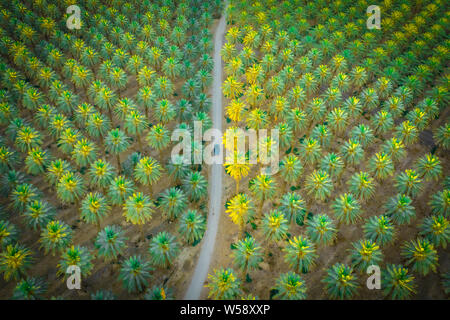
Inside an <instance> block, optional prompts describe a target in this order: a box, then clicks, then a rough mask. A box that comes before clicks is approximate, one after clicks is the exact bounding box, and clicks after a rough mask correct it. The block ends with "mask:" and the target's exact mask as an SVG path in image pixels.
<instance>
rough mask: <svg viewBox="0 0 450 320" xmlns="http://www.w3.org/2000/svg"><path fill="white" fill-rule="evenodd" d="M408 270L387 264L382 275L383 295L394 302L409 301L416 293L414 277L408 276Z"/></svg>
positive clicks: (400, 266)
mask: <svg viewBox="0 0 450 320" xmlns="http://www.w3.org/2000/svg"><path fill="white" fill-rule="evenodd" d="M408 272H409V270H408V269H407V268H405V267H403V266H402V265H395V264H388V265H387V266H386V271H385V272H383V273H382V286H383V288H384V290H383V294H384V296H385V297H389V296H390V297H391V298H392V299H395V300H397V299H398V300H405V299H410V297H411V294H414V293H416V284H415V283H414V279H415V278H414V276H413V275H412V274H408Z"/></svg>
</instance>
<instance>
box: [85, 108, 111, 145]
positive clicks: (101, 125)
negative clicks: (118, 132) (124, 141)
mask: <svg viewBox="0 0 450 320" xmlns="http://www.w3.org/2000/svg"><path fill="white" fill-rule="evenodd" d="M110 129H111V122H110V120H109V119H108V118H107V117H105V116H104V115H103V114H101V113H100V112H94V113H92V114H91V115H89V117H88V119H87V121H86V130H87V132H88V134H89V135H90V136H91V137H92V138H94V139H97V138H100V137H104V136H105V135H106V133H107V132H108V131H109V130H110Z"/></svg>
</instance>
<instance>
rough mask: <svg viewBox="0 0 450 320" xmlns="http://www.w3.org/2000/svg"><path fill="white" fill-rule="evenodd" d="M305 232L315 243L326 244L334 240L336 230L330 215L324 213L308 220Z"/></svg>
mask: <svg viewBox="0 0 450 320" xmlns="http://www.w3.org/2000/svg"><path fill="white" fill-rule="evenodd" d="M306 233H307V235H308V237H309V238H310V239H311V240H312V241H314V242H315V243H316V244H317V245H325V246H326V245H329V244H331V243H332V242H333V241H334V239H335V238H336V233H337V230H336V228H335V225H334V221H333V220H332V219H331V218H330V217H328V216H327V215H326V214H318V215H315V216H313V218H312V219H311V220H310V221H309V222H308V225H307V227H306Z"/></svg>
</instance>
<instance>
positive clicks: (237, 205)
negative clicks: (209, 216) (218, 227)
mask: <svg viewBox="0 0 450 320" xmlns="http://www.w3.org/2000/svg"><path fill="white" fill-rule="evenodd" d="M225 212H226V213H227V214H229V216H230V218H231V221H233V223H235V224H237V225H238V226H239V237H241V236H242V234H243V232H244V228H245V224H246V223H247V222H248V221H251V219H252V218H253V216H254V207H253V201H252V199H251V198H250V197H249V196H248V195H247V194H245V193H238V194H237V195H235V196H234V197H233V198H231V199H230V200H229V201H228V202H227V204H226V210H225Z"/></svg>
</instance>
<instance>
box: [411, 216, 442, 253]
mask: <svg viewBox="0 0 450 320" xmlns="http://www.w3.org/2000/svg"><path fill="white" fill-rule="evenodd" d="M419 229H420V232H419V235H420V236H423V237H424V238H426V239H428V240H429V241H431V242H432V243H433V244H434V245H435V246H436V247H440V246H442V247H443V248H444V249H445V248H447V242H449V241H450V223H449V221H448V219H447V218H445V217H444V216H442V215H437V216H436V215H433V216H429V217H426V218H425V219H424V220H423V222H422V224H421V225H420V227H419Z"/></svg>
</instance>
